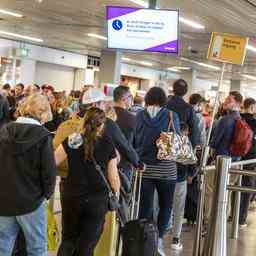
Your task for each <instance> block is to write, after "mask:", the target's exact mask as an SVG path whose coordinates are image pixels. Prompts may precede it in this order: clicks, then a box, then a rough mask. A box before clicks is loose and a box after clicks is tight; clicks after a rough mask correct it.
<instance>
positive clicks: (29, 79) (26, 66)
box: [19, 59, 36, 85]
mask: <svg viewBox="0 0 256 256" xmlns="http://www.w3.org/2000/svg"><path fill="white" fill-rule="evenodd" d="M35 72H36V61H35V60H31V59H24V60H22V62H21V66H20V74H21V75H20V81H19V82H22V83H23V84H27V85H28V84H33V83H35Z"/></svg>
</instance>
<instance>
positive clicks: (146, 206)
mask: <svg viewBox="0 0 256 256" xmlns="http://www.w3.org/2000/svg"><path fill="white" fill-rule="evenodd" d="M155 190H156V191H157V194H158V200H159V214H158V231H159V237H160V238H163V236H164V235H165V232H166V229H167V227H168V222H169V219H170V216H171V212H172V202H173V195H174V190H175V181H169V180H157V179H143V181H142V189H141V207H140V218H141V219H144V218H145V219H153V212H154V193H155Z"/></svg>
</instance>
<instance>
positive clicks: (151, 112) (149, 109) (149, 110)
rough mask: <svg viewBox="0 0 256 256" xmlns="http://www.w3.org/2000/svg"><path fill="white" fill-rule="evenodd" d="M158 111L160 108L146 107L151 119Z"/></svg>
mask: <svg viewBox="0 0 256 256" xmlns="http://www.w3.org/2000/svg"><path fill="white" fill-rule="evenodd" d="M160 110H161V107H158V106H148V107H147V111H148V113H149V115H150V117H151V118H154V117H156V116H157V114H158V113H159V111H160Z"/></svg>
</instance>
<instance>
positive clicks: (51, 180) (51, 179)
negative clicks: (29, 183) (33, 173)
mask: <svg viewBox="0 0 256 256" xmlns="http://www.w3.org/2000/svg"><path fill="white" fill-rule="evenodd" d="M56 175H57V168H56V163H55V159H54V152H53V147H52V139H51V138H50V136H49V137H48V138H47V140H46V141H45V142H44V144H43V145H42V148H41V177H42V181H41V184H42V186H43V191H44V196H45V198H46V199H49V198H50V197H51V195H52V194H53V193H54V190H55V183H56Z"/></svg>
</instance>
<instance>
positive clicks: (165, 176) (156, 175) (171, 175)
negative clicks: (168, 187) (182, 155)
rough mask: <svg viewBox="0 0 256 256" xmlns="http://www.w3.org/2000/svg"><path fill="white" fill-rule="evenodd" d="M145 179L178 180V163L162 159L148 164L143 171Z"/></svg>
mask: <svg viewBox="0 0 256 256" xmlns="http://www.w3.org/2000/svg"><path fill="white" fill-rule="evenodd" d="M143 178H145V179H158V180H173V181H176V180H177V165H176V163H175V162H174V161H166V160H163V161H160V162H159V163H157V164H155V165H151V164H148V165H147V166H146V170H145V172H144V173H143Z"/></svg>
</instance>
